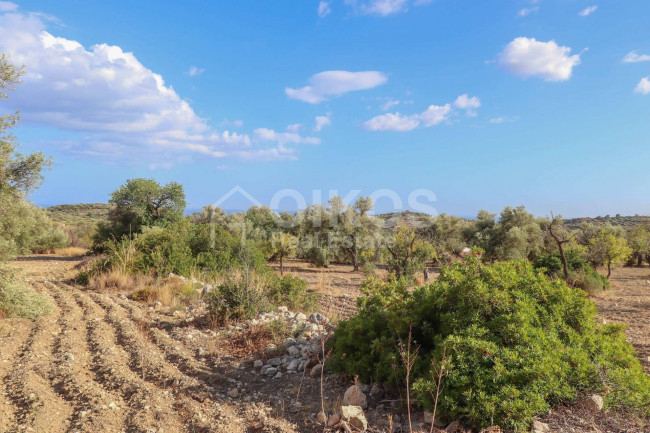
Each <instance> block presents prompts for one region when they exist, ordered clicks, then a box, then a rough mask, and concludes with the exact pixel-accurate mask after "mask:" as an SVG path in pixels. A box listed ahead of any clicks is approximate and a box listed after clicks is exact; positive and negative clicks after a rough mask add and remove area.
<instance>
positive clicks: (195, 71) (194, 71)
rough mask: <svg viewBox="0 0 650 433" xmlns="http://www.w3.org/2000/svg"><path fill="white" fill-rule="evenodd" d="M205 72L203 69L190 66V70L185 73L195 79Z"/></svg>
mask: <svg viewBox="0 0 650 433" xmlns="http://www.w3.org/2000/svg"><path fill="white" fill-rule="evenodd" d="M204 72H205V69H204V68H197V67H196V66H190V69H189V70H188V71H187V75H189V76H190V77H196V76H198V75H201V74H202V73H204Z"/></svg>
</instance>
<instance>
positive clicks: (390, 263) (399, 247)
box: [386, 224, 436, 279]
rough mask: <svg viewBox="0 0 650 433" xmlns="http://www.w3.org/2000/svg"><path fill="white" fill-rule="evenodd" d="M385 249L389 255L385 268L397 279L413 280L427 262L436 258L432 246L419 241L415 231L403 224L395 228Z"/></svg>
mask: <svg viewBox="0 0 650 433" xmlns="http://www.w3.org/2000/svg"><path fill="white" fill-rule="evenodd" d="M386 249H387V250H388V253H389V254H388V259H387V261H386V268H387V269H388V272H390V273H391V274H393V275H394V276H395V278H397V279H399V278H404V277H406V278H413V277H414V276H415V274H416V273H417V272H420V271H422V270H423V269H424V265H425V263H426V261H427V260H430V259H433V258H434V257H435V256H436V252H435V250H434V249H433V245H431V244H430V243H428V242H426V241H423V240H421V239H419V238H418V236H417V234H416V233H415V230H414V229H412V228H411V227H409V226H407V225H404V224H398V225H397V226H396V227H395V230H394V233H393V236H392V238H390V239H389V240H388V242H387V243H386Z"/></svg>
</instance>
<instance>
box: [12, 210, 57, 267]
mask: <svg viewBox="0 0 650 433" xmlns="http://www.w3.org/2000/svg"><path fill="white" fill-rule="evenodd" d="M0 213H4V218H0V261H5V260H9V259H12V258H13V257H15V256H17V255H19V254H28V253H30V252H45V251H48V250H51V249H53V248H61V247H65V246H67V245H68V238H67V236H66V235H65V233H63V231H61V229H59V228H58V227H57V225H56V224H54V223H53V222H52V220H50V219H49V218H48V216H47V214H46V213H45V211H44V210H43V209H40V208H36V207H34V206H32V205H31V204H29V203H27V202H26V201H24V200H23V199H20V198H18V199H16V200H15V201H13V202H12V203H11V205H9V207H8V208H6V209H4V210H3V211H0Z"/></svg>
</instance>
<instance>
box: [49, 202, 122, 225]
mask: <svg viewBox="0 0 650 433" xmlns="http://www.w3.org/2000/svg"><path fill="white" fill-rule="evenodd" d="M110 209H111V205H110V204H107V203H78V204H62V205H58V206H50V207H48V208H46V209H45V210H46V211H47V212H48V214H49V215H50V218H52V219H53V220H54V221H56V222H59V223H63V224H66V225H69V224H79V223H82V222H89V223H96V222H98V221H105V220H107V219H108V212H109V210H110Z"/></svg>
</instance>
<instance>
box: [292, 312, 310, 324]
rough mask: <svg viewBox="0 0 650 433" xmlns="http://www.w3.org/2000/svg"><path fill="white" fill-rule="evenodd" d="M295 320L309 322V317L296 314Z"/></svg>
mask: <svg viewBox="0 0 650 433" xmlns="http://www.w3.org/2000/svg"><path fill="white" fill-rule="evenodd" d="M293 319H294V320H295V321H296V322H304V321H305V320H307V316H305V315H304V314H303V313H296V315H295V316H293Z"/></svg>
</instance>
